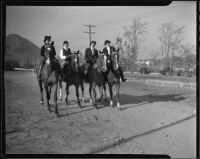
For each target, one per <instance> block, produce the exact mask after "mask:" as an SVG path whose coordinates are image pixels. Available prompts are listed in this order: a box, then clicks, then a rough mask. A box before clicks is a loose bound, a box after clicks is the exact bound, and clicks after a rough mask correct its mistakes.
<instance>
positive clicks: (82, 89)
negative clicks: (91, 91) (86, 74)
mask: <svg viewBox="0 0 200 159" xmlns="http://www.w3.org/2000/svg"><path fill="white" fill-rule="evenodd" d="M83 84H84V83H83V81H82V82H81V84H80V85H81V92H82V101H83V102H85V96H84V85H83Z"/></svg>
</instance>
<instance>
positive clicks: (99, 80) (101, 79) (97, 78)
mask: <svg viewBox="0 0 200 159" xmlns="http://www.w3.org/2000/svg"><path fill="white" fill-rule="evenodd" d="M106 71H107V67H106V60H105V56H104V55H103V54H100V55H99V58H98V59H97V61H96V63H95V64H94V66H93V69H92V70H91V74H92V90H93V96H94V106H95V107H96V108H98V107H97V101H96V98H97V93H96V86H99V91H100V94H101V96H100V98H99V100H98V102H101V100H102V98H103V89H104V92H105V96H106V87H105V84H106V82H107V81H106V78H105V75H106V74H105V73H106Z"/></svg>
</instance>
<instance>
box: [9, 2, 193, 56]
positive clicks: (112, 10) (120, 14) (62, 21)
mask: <svg viewBox="0 0 200 159" xmlns="http://www.w3.org/2000/svg"><path fill="white" fill-rule="evenodd" d="M134 18H141V22H147V23H148V25H147V31H148V33H147V34H146V35H145V37H144V39H145V41H144V42H143V43H141V44H140V46H139V53H138V56H139V58H141V59H146V58H150V57H151V54H152V53H155V52H159V51H160V42H159V39H158V36H159V32H158V29H159V28H160V26H161V24H163V23H166V22H170V21H174V24H175V25H178V26H185V30H184V31H185V32H184V34H183V44H188V43H189V44H191V45H194V46H196V2H195V1H191V2H189V1H182V2H181V1H176V2H172V3H171V4H170V5H168V6H88V7H87V6H7V8H6V35H8V34H19V35H21V36H23V37H25V38H26V39H28V40H30V41H31V42H33V43H34V44H35V45H37V46H38V47H41V46H42V45H43V38H44V36H45V35H51V36H52V40H53V41H54V42H55V48H56V51H57V54H59V51H60V49H61V48H62V43H63V41H65V40H67V41H69V43H70V44H69V47H70V48H71V50H73V51H77V50H81V51H83V52H84V50H85V49H86V48H87V47H88V45H89V35H88V34H86V33H84V31H88V27H86V26H84V25H88V24H92V25H94V26H96V27H95V28H92V31H93V32H95V33H96V34H92V40H95V41H97V45H96V48H97V49H98V50H102V49H103V47H104V45H103V44H104V41H105V40H107V39H108V40H110V41H111V42H112V43H113V44H115V40H116V37H117V36H118V35H119V36H121V37H122V39H123V41H125V37H124V36H123V33H124V26H129V25H131V23H132V20H133V19H134Z"/></svg>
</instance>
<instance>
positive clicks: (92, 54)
mask: <svg viewBox="0 0 200 159" xmlns="http://www.w3.org/2000/svg"><path fill="white" fill-rule="evenodd" d="M91 50H92V55H94V48H92V47H91Z"/></svg>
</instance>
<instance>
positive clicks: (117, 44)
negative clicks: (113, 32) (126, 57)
mask: <svg viewBox="0 0 200 159" xmlns="http://www.w3.org/2000/svg"><path fill="white" fill-rule="evenodd" d="M115 44H116V48H117V49H119V51H120V52H121V53H123V46H122V38H121V37H120V36H119V35H118V36H117V38H116V42H115Z"/></svg>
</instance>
